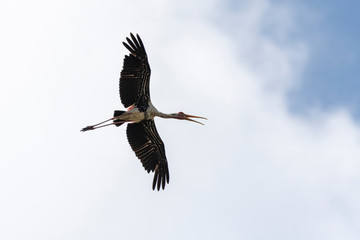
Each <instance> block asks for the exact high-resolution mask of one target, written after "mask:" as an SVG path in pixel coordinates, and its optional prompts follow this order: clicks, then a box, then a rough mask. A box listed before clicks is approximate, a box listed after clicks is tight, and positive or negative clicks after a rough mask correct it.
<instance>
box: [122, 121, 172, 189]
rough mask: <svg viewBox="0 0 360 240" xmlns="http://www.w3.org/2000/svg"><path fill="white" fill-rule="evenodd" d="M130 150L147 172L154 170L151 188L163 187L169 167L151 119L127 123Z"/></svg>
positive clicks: (162, 144) (166, 180)
mask: <svg viewBox="0 0 360 240" xmlns="http://www.w3.org/2000/svg"><path fill="white" fill-rule="evenodd" d="M126 134H127V138H128V141H129V143H130V146H131V148H132V150H133V151H134V152H135V154H136V156H137V157H138V158H139V159H140V161H141V163H142V165H143V166H144V168H145V170H146V171H147V172H150V171H153V172H154V171H155V173H154V180H153V186H152V187H153V189H155V187H157V190H160V186H161V187H162V189H164V188H165V182H167V183H169V168H168V163H167V160H166V155H165V147H164V143H163V141H162V140H161V138H160V136H159V134H158V132H157V130H156V127H155V123H154V121H153V120H144V121H142V122H139V123H129V124H128V125H127V130H126Z"/></svg>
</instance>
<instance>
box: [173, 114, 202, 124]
mask: <svg viewBox="0 0 360 240" xmlns="http://www.w3.org/2000/svg"><path fill="white" fill-rule="evenodd" d="M171 115H172V116H173V118H176V119H179V120H188V121H191V122H196V123H199V124H201V125H204V124H203V123H201V122H198V121H196V120H193V119H191V118H201V119H205V120H207V118H204V117H199V116H193V115H189V114H185V113H183V112H178V113H172V114H171Z"/></svg>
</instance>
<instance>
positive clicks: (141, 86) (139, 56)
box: [119, 33, 151, 110]
mask: <svg viewBox="0 0 360 240" xmlns="http://www.w3.org/2000/svg"><path fill="white" fill-rule="evenodd" d="M130 37H131V39H130V38H126V40H127V43H126V42H123V44H124V46H125V47H126V48H127V49H128V50H129V51H130V54H129V55H125V58H124V65H123V69H122V71H121V74H120V84H119V85H120V99H121V102H122V104H123V105H124V106H125V107H126V108H127V107H130V106H131V105H133V104H135V105H136V106H137V107H138V108H139V109H140V110H141V109H142V108H147V107H148V101H149V100H150V92H149V81H150V72H151V70H150V66H149V62H148V58H147V55H146V52H145V48H144V44H143V43H142V41H141V38H140V37H139V35H136V37H137V38H135V36H134V35H133V34H132V33H130Z"/></svg>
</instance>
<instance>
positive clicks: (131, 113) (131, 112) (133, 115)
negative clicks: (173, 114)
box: [115, 101, 163, 122]
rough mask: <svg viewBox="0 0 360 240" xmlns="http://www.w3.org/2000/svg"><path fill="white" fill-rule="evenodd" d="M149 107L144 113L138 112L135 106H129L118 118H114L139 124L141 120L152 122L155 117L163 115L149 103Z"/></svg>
mask: <svg viewBox="0 0 360 240" xmlns="http://www.w3.org/2000/svg"><path fill="white" fill-rule="evenodd" d="M148 104H149V107H148V108H147V109H146V111H145V112H141V111H139V109H138V108H137V107H136V106H134V105H133V106H131V107H129V108H128V110H127V111H126V112H125V113H123V114H122V115H120V116H117V117H115V118H116V119H117V120H121V121H124V122H141V121H143V120H153V119H154V117H155V116H159V115H163V114H162V113H160V112H159V111H158V110H157V109H156V108H155V107H154V105H152V103H151V102H150V101H149V103H148Z"/></svg>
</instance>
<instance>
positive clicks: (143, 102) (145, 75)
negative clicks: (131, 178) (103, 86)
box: [81, 33, 206, 191]
mask: <svg viewBox="0 0 360 240" xmlns="http://www.w3.org/2000/svg"><path fill="white" fill-rule="evenodd" d="M130 37H131V39H130V38H128V37H127V38H126V40H127V43H126V42H123V44H124V46H125V47H126V48H127V49H128V50H129V51H130V54H129V55H125V58H124V64H123V69H122V71H121V74H120V99H121V102H122V104H123V105H124V107H125V108H127V109H126V111H120V110H116V111H115V112H114V117H112V118H110V119H108V120H106V121H103V122H101V123H98V124H95V125H92V126H87V127H85V128H83V129H82V130H81V131H88V130H94V129H97V128H101V127H105V126H109V125H115V126H116V127H119V126H120V125H122V124H123V123H129V124H128V125H127V129H126V135H127V139H128V141H129V143H130V146H131V148H132V150H133V151H134V152H135V154H136V156H137V157H138V158H139V159H140V161H141V163H142V165H143V167H144V168H145V170H146V171H147V172H148V173H149V172H150V171H152V172H155V173H154V180H153V184H152V188H153V190H154V189H155V187H157V190H158V191H159V190H160V186H161V187H162V189H165V183H166V182H167V183H169V168H168V162H167V159H166V155H165V147H164V143H163V141H162V140H161V138H160V136H159V134H158V132H157V130H156V127H155V122H154V117H156V116H157V117H162V118H175V119H180V120H188V121H192V122H195V123H199V124H203V123H201V122H198V121H195V120H193V119H191V118H201V119H206V118H204V117H199V116H192V115H188V114H185V113H183V112H178V113H171V114H166V113H162V112H159V111H158V110H157V109H156V108H155V107H154V106H153V105H152V103H151V100H150V91H149V82H150V66H149V62H148V57H147V55H146V52H145V48H144V44H143V42H142V41H141V38H140V37H139V35H138V34H137V35H136V37H135V36H134V35H133V34H132V33H130ZM110 121H112V122H111V123H108V122H110Z"/></svg>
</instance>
